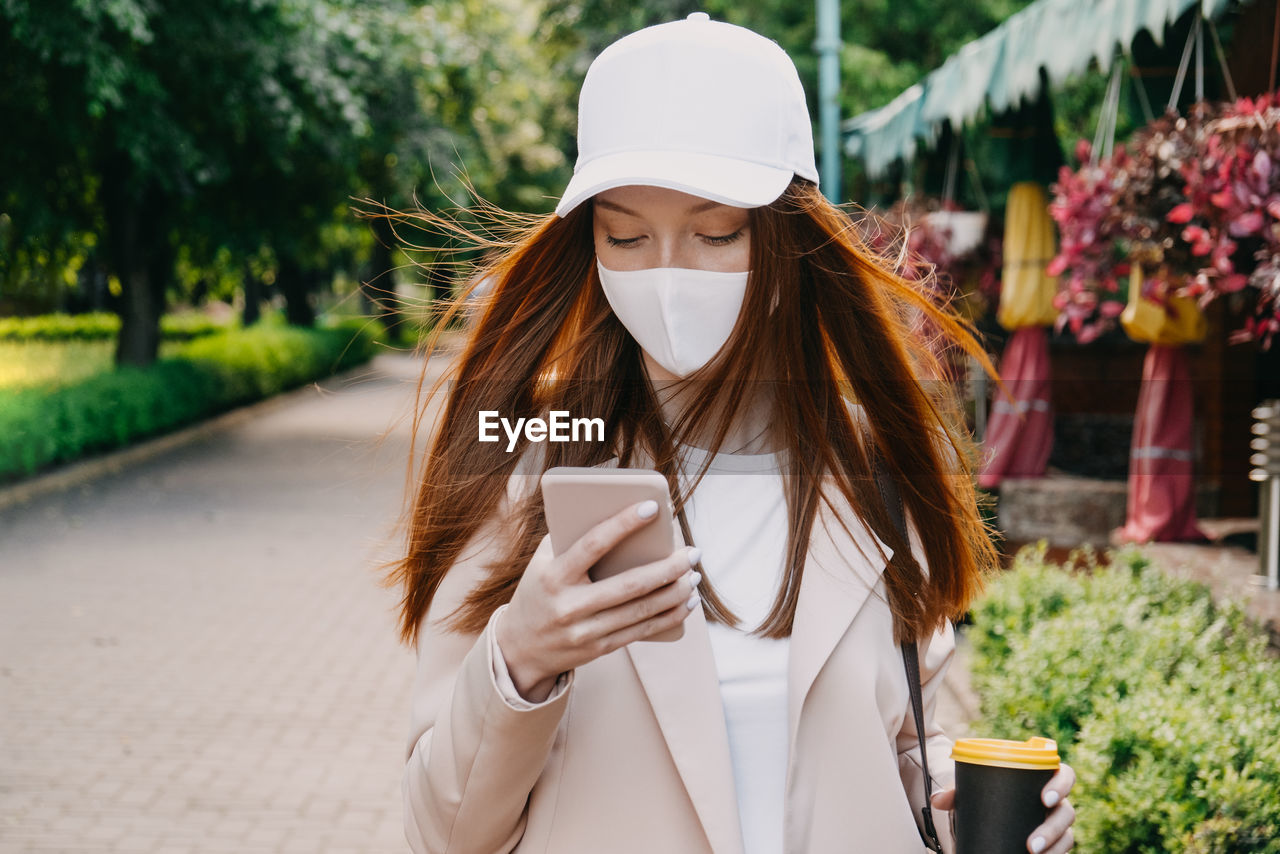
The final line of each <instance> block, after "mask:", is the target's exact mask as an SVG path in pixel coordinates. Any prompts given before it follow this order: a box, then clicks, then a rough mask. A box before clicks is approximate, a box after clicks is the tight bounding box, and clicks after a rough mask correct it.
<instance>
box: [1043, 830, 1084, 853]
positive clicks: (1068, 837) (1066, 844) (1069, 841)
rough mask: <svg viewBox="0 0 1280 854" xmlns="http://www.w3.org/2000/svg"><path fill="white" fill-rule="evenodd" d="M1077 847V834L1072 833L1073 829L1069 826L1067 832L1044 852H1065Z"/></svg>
mask: <svg viewBox="0 0 1280 854" xmlns="http://www.w3.org/2000/svg"><path fill="white" fill-rule="evenodd" d="M1075 847H1076V839H1075V835H1074V834H1073V833H1072V831H1071V829H1070V828H1068V829H1067V832H1066V833H1064V834H1063V835H1062V838H1061V839H1059V840H1058V841H1057V842H1055V843H1054V844H1053V845H1051V846H1050V847H1048V848H1046V849H1045V850H1044V854H1065V852H1067V851H1070V850H1071V849H1072V848H1075Z"/></svg>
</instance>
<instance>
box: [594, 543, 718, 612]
mask: <svg viewBox="0 0 1280 854" xmlns="http://www.w3.org/2000/svg"><path fill="white" fill-rule="evenodd" d="M701 557H702V550H701V549H696V548H680V549H676V551H675V552H673V553H672V554H671V556H670V557H667V558H664V559H663V560H659V561H654V562H653V563H647V564H644V565H642V566H637V567H633V568H631V569H628V570H626V571H624V572H619V573H618V574H617V575H613V576H610V577H609V578H602V579H600V580H599V581H597V582H595V583H594V584H591V585H589V586H586V587H585V588H583V589H581V590H579V591H578V592H579V594H580V595H581V596H582V610H583V611H585V612H586V613H595V612H597V611H606V610H608V609H610V608H616V607H617V606H619V605H624V604H626V603H627V602H631V601H633V600H635V599H637V598H639V597H641V596H645V595H647V594H649V593H652V592H653V591H655V590H657V589H659V588H661V587H663V586H665V585H667V584H670V583H672V582H673V581H679V580H680V579H681V578H684V577H686V576H691V575H692V574H693V573H692V569H693V567H694V566H696V565H697V563H698V561H699V560H700V559H701ZM690 592H692V591H690Z"/></svg>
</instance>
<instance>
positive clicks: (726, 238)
mask: <svg viewBox="0 0 1280 854" xmlns="http://www.w3.org/2000/svg"><path fill="white" fill-rule="evenodd" d="M741 236H742V229H738V230H737V231H735V232H734V233H733V234H725V235H721V236H719V237H712V236H710V235H708V236H707V242H708V243H710V244H712V245H713V246H725V245H727V244H729V243H732V242H733V241H735V240H737V239H738V238H739V237H741Z"/></svg>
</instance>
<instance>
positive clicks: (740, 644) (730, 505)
mask: <svg viewBox="0 0 1280 854" xmlns="http://www.w3.org/2000/svg"><path fill="white" fill-rule="evenodd" d="M681 453H682V456H683V459H684V465H683V468H684V471H685V473H686V477H687V478H688V479H687V480H686V481H685V483H688V482H689V480H691V479H692V476H693V475H694V474H696V473H697V471H698V470H699V469H700V468H701V467H702V465H703V464H704V463H705V461H706V459H707V452H706V451H704V450H702V449H700V448H694V447H691V446H685V447H684V448H682V450H681ZM686 514H687V516H688V519H689V527H690V528H691V529H692V533H693V542H694V544H695V545H697V546H698V547H699V548H700V549H702V570H703V573H704V574H705V575H706V577H707V578H708V580H709V581H710V582H711V583H712V586H713V587H714V588H715V590H716V592H717V593H718V594H719V595H720V597H721V598H722V599H723V600H724V601H725V603H726V604H727V605H728V606H729V608H730V610H732V611H733V613H734V614H736V615H737V616H738V617H739V618H740V619H741V623H740V624H739V626H738V627H737V628H730V627H728V626H726V625H724V624H722V623H708V624H707V630H708V632H709V633H710V635H711V650H712V653H713V654H714V656H715V660H716V671H717V673H718V675H719V677H720V698H721V701H722V702H723V704H724V718H725V725H726V727H727V729H728V733H729V753H730V756H731V758H732V760H733V778H734V785H735V786H736V789H737V796H738V814H739V817H740V818H741V821H742V838H743V842H744V843H745V850H746V854H780V852H781V851H782V811H783V800H784V794H785V787H786V776H787V649H788V643H789V641H788V640H787V639H786V638H782V639H772V638H760V637H754V636H751V635H749V634H747V632H749V631H751V630H753V629H755V628H756V627H758V626H759V625H760V624H761V623H762V622H763V621H764V618H765V616H766V615H767V614H768V613H769V609H770V607H771V606H772V605H773V599H774V596H776V595H777V591H778V587H779V584H780V581H781V578H782V571H783V561H784V559H785V556H786V542H787V504H786V497H785V494H784V491H783V483H782V474H781V471H780V469H779V455H777V454H726V453H720V454H716V456H715V457H714V458H713V459H712V461H711V466H710V468H708V469H707V473H706V474H705V475H703V477H702V480H701V481H700V482H699V483H698V486H697V488H696V489H695V490H694V493H693V497H692V499H691V500H690V502H689V506H688V507H687V508H686Z"/></svg>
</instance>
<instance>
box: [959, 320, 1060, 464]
mask: <svg viewBox="0 0 1280 854" xmlns="http://www.w3.org/2000/svg"><path fill="white" fill-rule="evenodd" d="M1000 376H1001V377H1002V378H1003V380H1004V384H1005V387H1006V388H1007V389H1008V391H1009V394H1010V395H1012V398H1013V399H1012V400H1010V399H1009V398H1008V397H1006V396H1005V395H1004V394H1003V393H1002V392H1001V391H1000V390H999V389H997V390H996V396H995V400H994V402H993V403H992V404H991V418H990V419H989V420H988V422H987V435H986V437H985V439H984V444H985V446H986V464H985V465H984V466H983V467H982V471H981V472H980V473H979V474H978V483H979V485H981V486H982V487H983V488H984V489H995V488H997V487H999V486H1000V481H1001V480H1003V479H1004V478H1006V477H1042V476H1043V475H1044V471H1045V467H1046V466H1048V465H1049V453H1050V451H1052V450H1053V410H1052V407H1051V405H1050V375H1049V337H1048V334H1047V333H1046V332H1045V328H1044V327H1043V326H1024V327H1023V328H1021V329H1018V330H1015V331H1014V333H1013V335H1012V336H1011V337H1010V338H1009V343H1008V344H1006V345H1005V348H1004V357H1003V358H1002V359H1001V360H1000Z"/></svg>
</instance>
